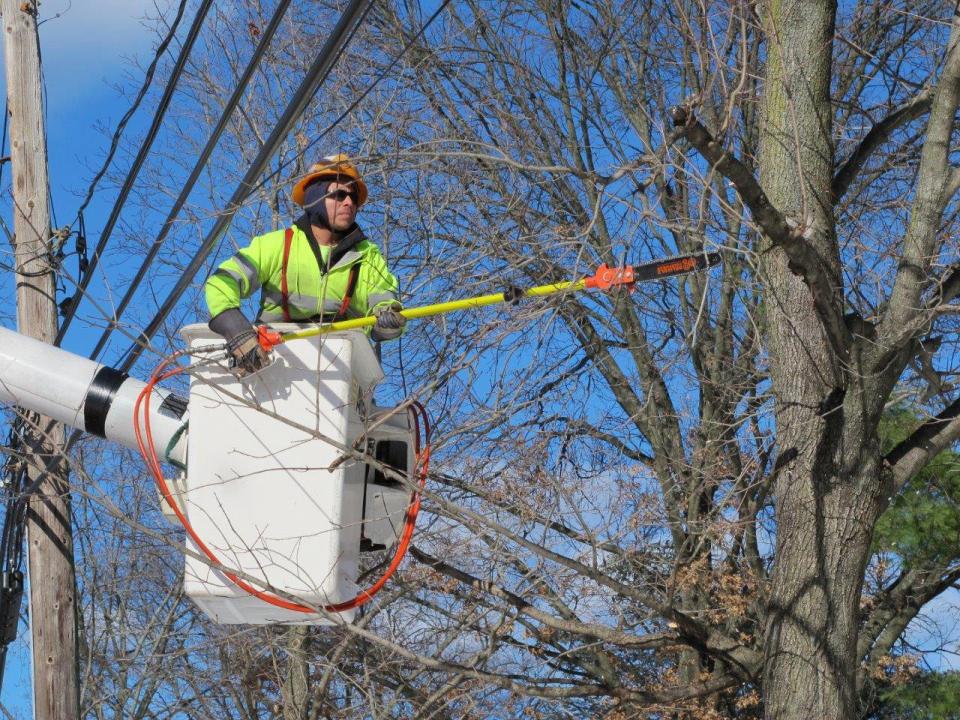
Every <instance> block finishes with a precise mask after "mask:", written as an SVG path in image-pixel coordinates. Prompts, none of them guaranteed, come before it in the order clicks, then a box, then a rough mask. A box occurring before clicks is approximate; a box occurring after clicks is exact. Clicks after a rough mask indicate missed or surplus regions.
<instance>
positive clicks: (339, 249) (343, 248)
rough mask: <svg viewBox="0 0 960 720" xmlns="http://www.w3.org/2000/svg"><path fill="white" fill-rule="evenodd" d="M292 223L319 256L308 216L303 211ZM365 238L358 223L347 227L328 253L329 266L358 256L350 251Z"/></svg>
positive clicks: (317, 245) (318, 247)
mask: <svg viewBox="0 0 960 720" xmlns="http://www.w3.org/2000/svg"><path fill="white" fill-rule="evenodd" d="M293 224H294V226H295V227H296V228H297V229H298V230H299V231H300V232H302V233H303V234H304V235H306V237H307V242H309V243H310V246H311V247H312V248H313V249H314V254H316V255H317V256H318V257H319V250H320V246H319V244H318V243H317V240H316V238H314V237H313V228H312V227H311V226H310V218H309V217H308V216H307V215H306V213H304V214H303V215H301V216H300V217H298V218H297V219H296V220H295V221H294V223H293ZM366 239H367V236H366V235H364V234H363V230H361V229H360V226H359V225H357V224H356V223H354V224H353V225H351V226H350V227H349V228H348V229H347V231H346V233H345V234H344V235H343V236H342V237H341V238H340V240H339V241H338V242H337V244H336V245H334V246H333V252H332V253H331V255H330V267H331V268H332V267H335V266H336V265H337V263H339V262H340V261H341V260H348V261H352V260H354V259H355V258H357V257H359V256H360V254H359V253H356V252H351V250H353V249H354V248H355V247H356V246H357V245H359V244H360V243H362V242H363V241H364V240H366Z"/></svg>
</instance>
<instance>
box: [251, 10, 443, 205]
mask: <svg viewBox="0 0 960 720" xmlns="http://www.w3.org/2000/svg"><path fill="white" fill-rule="evenodd" d="M449 4H450V0H443V2H442V3H440V6H439V7H438V8H437V9H436V10H435V11H434V13H433V14H432V15H431V16H430V17H429V18H427V21H426V22H425V23H424V24H423V25H422V26H421V27H420V29H419V30H418V31H417V32H416V33H415V34H414V36H413V37H411V38H410V39H409V40H408V41H407V42H406V44H405V45H404V46H403V48H402V49H401V50H400V52H398V53H397V54H396V55H395V56H394V58H393V60H391V61H390V64H389V65H387V67H385V68H384V69H383V70H381V71H380V73H379V74H378V75H377V77H375V78H374V79H373V82H372V83H370V84H369V85H368V86H367V89H366V90H364V91H363V92H362V93H361V94H360V96H359V97H357V99H356V100H354V101H353V102H352V103H350V106H349V107H348V108H347V109H346V110H344V111H343V112H342V113H340V115H339V116H338V117H337V119H336V120H334V121H333V122H332V123H330V125H329V126H327V128H326V129H324V130H323V132H321V133H320V134H319V135H317V137H315V138H314V139H313V140H311V141H310V143H309V144H308V145H307V146H306V147H305V148H304V149H303V153H306V152H307V150H310V149H311V148H313V147H314V146H315V145H316V144H317V143H318V142H320V141H321V140H322V139H323V138H324V137H325V136H326V135H327V134H328V133H329V132H330V131H331V130H333V129H334V128H335V127H336V126H337V125H339V124H340V123H341V122H343V119H344V118H345V117H347V116H348V115H349V114H350V113H352V112H353V111H354V110H356V109H357V106H358V105H359V104H360V103H361V102H362V101H363V99H364V98H366V97H367V95H369V94H370V93H371V92H372V91H373V89H374V88H375V87H376V86H377V85H378V84H379V83H380V81H381V80H383V79H384V78H385V77H386V76H387V73H389V72H390V71H391V70H393V68H394V67H395V66H396V64H397V63H398V62H400V60H401V59H403V56H404V55H406V54H407V51H408V50H410V48H411V47H413V44H414V43H415V42H416V41H417V40H419V39H420V38H421V37H422V36H423V34H424V33H425V32H426V31H427V29H428V28H429V27H430V25H432V24H433V21H434V20H436V19H437V17H439V15H440V13H442V12H443V11H444V10H445V9H446V7H447V5H449ZM295 159H296V158H294V160H295ZM294 160H288V161H287V162H284V163H281V164H280V166H279V167H278V168H277V169H276V170H274V171H273V172H272V173H270V174H269V175H267V176H266V177H265V178H263V180H261V181H260V182H259V183H258V184H257V185H256V186H254V187H253V188H252V189H251V190H250V193H251V194H252V193H255V192H256V191H257V190H260V189H261V188H263V186H264V185H266V184H267V183H268V182H270V181H271V180H273V179H274V178H276V177H277V175H279V174H280V173H281V172H283V170H284V169H286V168H287V167H288V166H289V165H290V163H291V162H293V161H294Z"/></svg>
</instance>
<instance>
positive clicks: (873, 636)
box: [857, 567, 960, 681]
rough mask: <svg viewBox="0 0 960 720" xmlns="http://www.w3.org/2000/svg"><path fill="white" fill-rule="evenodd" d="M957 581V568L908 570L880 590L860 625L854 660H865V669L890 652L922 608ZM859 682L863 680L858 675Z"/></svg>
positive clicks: (959, 571)
mask: <svg viewBox="0 0 960 720" xmlns="http://www.w3.org/2000/svg"><path fill="white" fill-rule="evenodd" d="M958 578H960V568H954V569H953V570H950V571H947V569H946V568H943V567H941V568H938V569H936V570H935V571H930V570H908V571H906V572H905V573H903V574H902V575H901V576H900V577H899V578H897V581H896V582H895V583H894V584H893V585H891V586H890V587H889V588H887V589H886V590H885V591H883V592H882V593H881V594H880V596H879V597H878V598H877V600H876V605H875V607H874V608H873V610H872V611H871V612H870V614H869V615H868V616H867V618H866V620H865V621H864V623H863V626H862V630H861V632H860V640H859V643H858V645H857V657H858V658H866V659H867V669H868V670H869V668H870V666H872V665H874V664H875V663H876V662H877V661H878V660H879V659H880V658H882V657H883V656H885V655H887V654H889V652H890V649H891V648H892V647H893V645H894V643H895V642H896V641H897V639H898V638H899V637H901V636H902V635H903V631H904V630H905V629H906V627H907V625H909V624H910V622H911V621H912V620H913V619H914V618H915V617H916V616H917V615H918V614H919V613H920V611H921V610H922V609H923V608H924V606H925V605H926V604H927V603H928V602H930V601H931V600H933V598H935V597H937V596H938V595H940V594H941V593H943V592H944V591H946V590H947V589H948V588H949V587H950V586H951V585H952V584H953V583H955V582H956V581H957V579H958ZM860 680H861V681H862V680H863V677H862V675H861V677H860Z"/></svg>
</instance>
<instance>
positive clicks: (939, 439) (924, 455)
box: [884, 398, 960, 490]
mask: <svg viewBox="0 0 960 720" xmlns="http://www.w3.org/2000/svg"><path fill="white" fill-rule="evenodd" d="M958 437H960V398H957V399H956V400H954V401H953V402H952V403H950V404H949V405H948V406H947V407H946V408H945V409H944V410H943V411H942V412H941V413H940V414H939V415H937V416H936V417H934V418H931V419H930V420H928V421H927V422H925V423H923V425H921V426H920V427H918V428H917V429H916V430H914V431H913V433H911V435H910V437H908V438H907V439H906V440H904V441H903V442H901V443H900V444H899V445H897V446H896V447H895V448H893V450H891V451H890V452H889V453H887V455H886V457H885V458H884V463H885V465H886V466H887V467H888V468H889V471H890V472H891V473H892V476H893V483H894V487H895V489H897V490H899V489H900V488H902V487H903V486H904V485H905V484H906V482H907V481H908V480H909V479H910V478H912V477H913V476H914V475H915V474H916V473H917V472H919V471H920V470H922V469H923V467H924V466H925V465H926V464H927V463H928V462H930V461H931V460H932V459H933V458H934V457H936V456H937V455H938V454H939V453H941V452H943V451H944V450H946V449H947V448H948V447H950V445H951V444H952V443H954V442H956V440H957V438H958Z"/></svg>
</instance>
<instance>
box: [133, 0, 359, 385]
mask: <svg viewBox="0 0 960 720" xmlns="http://www.w3.org/2000/svg"><path fill="white" fill-rule="evenodd" d="M372 3H373V0H351V2H350V4H349V5H348V6H347V9H346V10H345V11H344V13H343V15H342V16H341V17H340V20H339V21H338V22H337V25H336V27H334V28H333V30H332V31H331V32H330V36H329V37H328V38H327V41H326V42H325V43H324V45H323V47H322V48H321V50H320V52H319V54H318V55H317V58H316V60H314V62H313V65H311V66H310V70H309V71H308V72H307V75H306V77H304V79H303V81H302V82H301V83H300V87H298V88H297V91H296V93H294V96H293V99H292V100H291V101H290V103H289V104H288V105H287V107H286V109H285V110H284V112H283V115H282V116H281V117H280V120H279V121H278V122H277V125H276V126H275V127H274V129H273V132H271V133H270V137H268V138H267V140H266V142H264V144H263V146H262V147H261V148H260V152H259V153H257V157H256V158H254V161H253V163H252V164H251V166H250V167H249V168H248V169H247V172H246V173H245V174H244V176H243V179H242V180H241V181H240V184H239V185H238V186H237V188H236V189H235V190H234V192H233V196H232V197H231V198H230V200H229V202H228V203H227V206H226V209H225V210H224V211H223V212H222V213H221V214H220V216H219V217H218V218H217V222H216V223H215V224H214V226H213V229H211V231H210V232H209V233H208V234H207V236H206V237H205V238H204V240H203V243H202V244H201V245H200V248H199V249H198V250H197V252H196V254H195V255H194V257H193V259H192V260H191V261H190V264H189V265H187V267H186V268H185V269H184V271H183V273H182V275H181V276H180V279H179V280H178V281H177V284H176V286H175V287H174V288H173V290H172V291H171V292H170V294H169V295H168V296H167V299H166V300H165V301H164V303H163V305H162V306H161V307H160V310H159V311H158V312H157V314H156V315H155V316H154V317H153V319H152V320H151V321H150V323H149V324H148V325H147V327H146V328H145V329H144V330H143V332H142V333H141V335H140V337H139V338H138V339H137V341H135V342H134V343H133V344H132V345H131V346H130V347H129V348H128V349H127V352H126V354H125V359H124V361H123V363H122V365H121V366H120V367H121V369H122V370H124V371H126V370H129V369H130V368H131V367H132V366H133V364H134V363H135V362H136V361H137V358H139V357H140V355H141V353H142V352H143V351H144V349H146V347H147V345H148V344H149V342H150V339H151V338H152V337H153V336H154V335H155V334H156V332H157V331H158V330H159V329H160V326H161V325H162V324H163V322H164V320H165V319H166V317H167V315H169V314H170V312H171V311H172V310H173V306H174V305H175V304H176V302H177V301H178V300H179V299H180V296H181V295H183V293H184V291H185V290H186V289H187V286H188V285H189V284H190V283H191V282H192V280H193V277H194V275H196V274H197V271H198V270H199V269H200V266H201V265H202V264H203V263H204V261H206V259H207V256H208V255H209V254H210V251H211V250H212V249H213V247H214V245H215V244H216V243H217V242H218V241H219V239H220V237H221V236H222V235H223V233H224V232H226V230H227V228H228V227H229V226H230V223H231V222H232V221H233V216H234V215H236V213H237V211H238V210H239V209H240V207H241V206H242V203H243V202H244V200H245V199H246V198H247V197H248V196H249V195H250V193H251V192H252V190H251V188H253V186H254V182H255V181H256V180H257V178H259V177H260V175H261V173H263V171H264V169H265V168H266V166H267V163H268V162H270V158H271V157H272V156H273V154H274V153H275V152H276V151H277V148H279V146H280V144H281V143H282V142H283V141H284V140H285V139H286V137H287V135H288V134H289V133H290V130H291V129H292V128H293V125H294V124H295V123H296V122H297V120H299V118H300V116H301V115H302V114H303V112H304V110H305V109H306V107H307V105H308V104H309V103H310V101H311V100H312V99H313V96H314V95H315V94H316V92H317V90H318V89H319V87H320V85H321V83H323V81H324V80H325V79H326V78H327V76H328V75H329V74H330V70H331V69H332V68H333V64H334V63H335V62H336V59H337V57H338V56H339V54H340V53H341V52H342V49H343V48H344V47H345V46H346V43H347V41H348V40H349V38H350V36H351V34H352V33H351V28H353V27H354V25H355V24H357V23H359V22H360V20H362V18H363V16H364V15H365V14H366V13H367V11H368V10H369V9H370V6H371V5H372Z"/></svg>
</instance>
